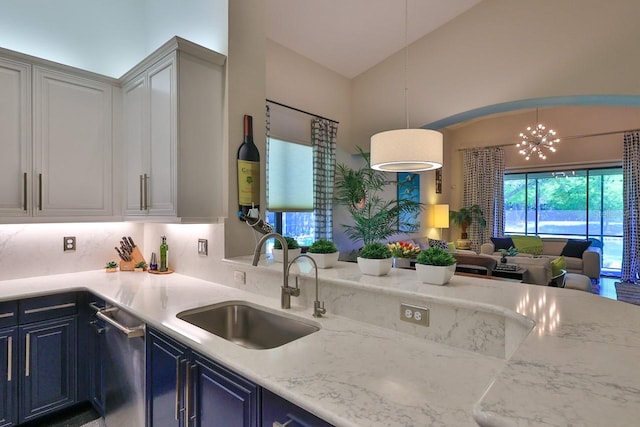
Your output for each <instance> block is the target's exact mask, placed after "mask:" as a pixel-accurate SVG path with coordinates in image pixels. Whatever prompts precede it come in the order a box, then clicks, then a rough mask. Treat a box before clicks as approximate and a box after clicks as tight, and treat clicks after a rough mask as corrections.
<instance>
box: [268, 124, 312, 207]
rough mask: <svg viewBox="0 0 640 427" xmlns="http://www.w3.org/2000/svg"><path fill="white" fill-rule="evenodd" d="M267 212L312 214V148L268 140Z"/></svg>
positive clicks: (276, 139) (275, 139)
mask: <svg viewBox="0 0 640 427" xmlns="http://www.w3.org/2000/svg"><path fill="white" fill-rule="evenodd" d="M268 162H269V170H268V174H269V176H268V182H269V188H268V189H267V209H268V210H269V211H273V212H309V211H313V151H312V149H311V146H309V145H302V144H298V143H295V142H289V141H283V140H281V139H278V138H274V137H271V138H270V139H269V159H268Z"/></svg>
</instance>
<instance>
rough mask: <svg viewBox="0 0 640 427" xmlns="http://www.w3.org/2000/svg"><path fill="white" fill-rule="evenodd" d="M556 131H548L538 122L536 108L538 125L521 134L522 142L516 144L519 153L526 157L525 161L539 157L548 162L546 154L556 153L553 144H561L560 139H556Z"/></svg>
mask: <svg viewBox="0 0 640 427" xmlns="http://www.w3.org/2000/svg"><path fill="white" fill-rule="evenodd" d="M555 136H556V131H555V130H553V129H548V130H547V128H546V127H545V125H543V124H542V123H540V121H539V120H538V109H537V108H536V124H535V125H534V126H533V127H532V126H529V127H527V133H524V132H521V133H520V138H521V141H520V142H519V143H517V144H516V148H520V151H519V153H520V154H522V155H523V156H524V159H525V160H529V159H530V158H531V156H533V155H536V154H537V155H538V158H540V159H541V160H546V159H547V155H546V152H547V151H549V152H551V153H555V152H556V147H554V146H553V144H557V143H558V142H560V138H556V137H555Z"/></svg>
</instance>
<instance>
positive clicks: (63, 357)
mask: <svg viewBox="0 0 640 427" xmlns="http://www.w3.org/2000/svg"><path fill="white" fill-rule="evenodd" d="M76 324H77V319H76V316H72V317H66V318H62V319H58V320H53V321H44V322H37V323H32V324H29V325H25V326H20V334H19V339H20V342H21V343H22V345H21V346H20V359H21V361H22V362H23V363H22V365H21V373H20V422H24V421H28V420H31V419H34V418H37V417H39V416H41V415H44V414H47V413H50V412H53V411H56V410H58V409H60V408H63V407H66V406H69V405H71V404H73V403H74V402H75V401H76V374H77V372H76V356H77V348H76V339H77V338H76V337H77V335H76V329H77V326H76Z"/></svg>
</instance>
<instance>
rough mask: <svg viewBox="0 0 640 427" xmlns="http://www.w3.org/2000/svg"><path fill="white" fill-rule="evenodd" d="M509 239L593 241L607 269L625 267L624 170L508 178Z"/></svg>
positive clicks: (527, 174)
mask: <svg viewBox="0 0 640 427" xmlns="http://www.w3.org/2000/svg"><path fill="white" fill-rule="evenodd" d="M504 210H505V234H525V235H526V234H536V235H539V236H542V237H567V238H577V239H585V238H588V239H592V240H593V243H592V245H593V246H597V247H600V248H601V251H602V270H603V272H605V273H619V272H620V269H621V267H622V230H623V227H622V219H623V199H622V168H606V169H581V170H568V171H554V172H535V173H514V174H506V175H505V177H504Z"/></svg>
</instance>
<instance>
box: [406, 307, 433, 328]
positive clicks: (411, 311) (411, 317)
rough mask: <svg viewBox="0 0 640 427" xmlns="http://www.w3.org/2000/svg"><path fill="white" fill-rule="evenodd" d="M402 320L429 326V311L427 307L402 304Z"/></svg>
mask: <svg viewBox="0 0 640 427" xmlns="http://www.w3.org/2000/svg"><path fill="white" fill-rule="evenodd" d="M400 320H403V321H405V322H409V323H415V324H416V325H420V326H429V309H428V308H427V307H419V306H417V305H411V304H405V303H400Z"/></svg>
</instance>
